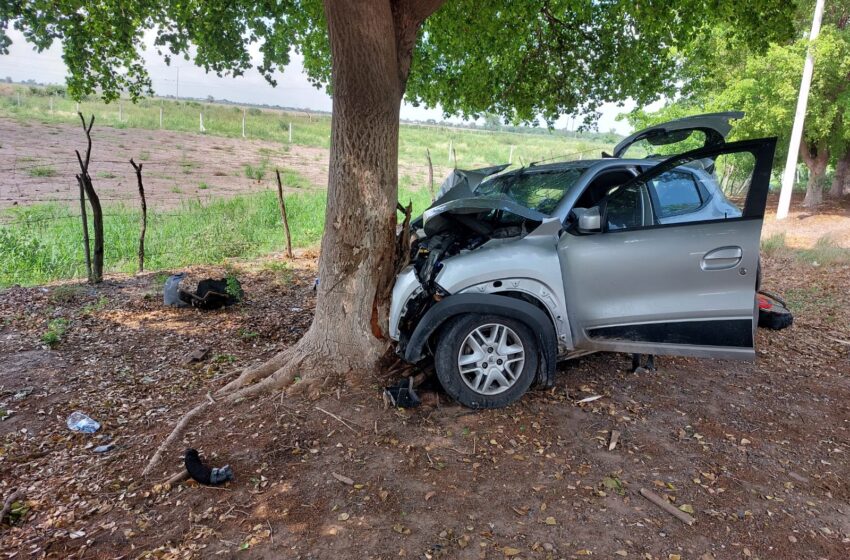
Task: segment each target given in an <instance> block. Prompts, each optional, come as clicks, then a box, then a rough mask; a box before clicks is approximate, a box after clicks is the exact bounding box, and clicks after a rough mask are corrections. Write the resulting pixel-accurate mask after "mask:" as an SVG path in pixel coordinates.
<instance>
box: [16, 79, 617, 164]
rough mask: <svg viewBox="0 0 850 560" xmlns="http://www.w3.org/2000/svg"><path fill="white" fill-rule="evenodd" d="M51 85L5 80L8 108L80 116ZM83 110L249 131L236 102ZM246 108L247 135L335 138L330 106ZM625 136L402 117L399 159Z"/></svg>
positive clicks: (602, 142) (536, 151)
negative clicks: (318, 109)
mask: <svg viewBox="0 0 850 560" xmlns="http://www.w3.org/2000/svg"><path fill="white" fill-rule="evenodd" d="M34 91H35V92H38V94H36V93H34ZM45 93H46V91H45V90H42V89H39V88H36V89H35V90H32V89H31V88H29V87H24V86H13V85H8V84H0V115H5V116H9V117H13V118H17V119H23V120H38V121H41V122H47V123H56V122H74V123H76V122H78V121H79V117H78V116H77V114H76V111H77V104H76V103H75V102H74V101H73V100H71V99H66V98H65V97H62V96H58V95H56V96H51V95H45ZM51 104H52V107H53V109H52V110H51ZM79 110H80V112H82V113H83V114H84V115H91V114H94V115H95V118H96V123H97V126H110V127H115V128H143V129H158V128H164V129H167V130H175V131H180V132H187V133H200V132H199V131H200V119H201V117H200V115H201V113H203V123H204V129H205V132H204V133H205V134H207V135H212V136H227V137H232V138H237V137H241V136H242V116H243V107H241V106H235V105H229V104H221V103H208V102H200V101H190V100H185V101H182V100H181V101H177V100H171V99H142V100H140V101H139V102H138V103H136V104H133V103H131V102H130V101H128V100H123V101H121V102H113V103H110V104H106V103H103V102H102V101H100V100H96V99H91V100H86V101H83V102H81V103H80V104H79ZM160 110H161V111H162V127H160ZM244 115H245V130H246V136H247V137H250V138H258V139H262V140H272V141H277V142H281V143H284V144H286V143H289V125H290V123H291V124H292V144H295V145H301V146H311V147H319V148H328V147H329V145H330V134H331V119H330V116H329V115H327V114H308V113H305V112H296V111H283V110H279V109H262V108H258V107H250V108H245V109H244ZM617 140H618V137H617V136H616V135H612V134H597V133H586V134H579V135H578V136H577V137H576V136H575V134H574V133H569V134H567V133H565V132H563V131H552V132H549V131H546V130H535V131H533V133H532V131H530V132H529V133H516V132H501V131H487V130H483V129H479V130H469V129H462V128H453V127H444V126H431V125H428V126H426V125H415V124H405V123H402V125H401V130H400V139H399V160H400V161H401V162H417V163H422V162H423V161H425V152H426V150H430V152H431V157H432V158H433V161H434V165H435V166H442V167H447V166H450V165H453V164H454V158H453V156H452V155H451V153H452V150H453V151H454V154H455V155H456V156H457V163H458V166H460V167H470V166H474V165H494V164H498V163H506V162H508V160H509V159H512V161H513V163H518V164H523V163H524V164H528V163H531V162H533V161H539V160H542V159H548V158H554V157H559V156H564V155H566V154H573V153H588V152H595V154H596V155H597V156H598V155H599V152H600V151H601V150H604V149H610V148H611V146H613V145H614V144H615V143H616V141H617ZM512 146H513V157H512V158H511V151H512V150H511V147H512Z"/></svg>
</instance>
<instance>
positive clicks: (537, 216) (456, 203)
mask: <svg viewBox="0 0 850 560" xmlns="http://www.w3.org/2000/svg"><path fill="white" fill-rule="evenodd" d="M505 167H506V166H497V167H491V168H486V169H483V170H474V171H461V170H455V171H454V172H453V173H452V175H450V176H449V178H448V179H446V182H444V184H443V187H442V188H441V189H440V197H439V198H438V199H437V200H436V201H435V203H434V204H432V205H431V207H430V208H428V209H427V210H425V212H424V213H423V214H422V216H420V217H419V218H417V219H416V220H414V221H413V222H412V223H411V236H412V243H411V255H410V264H409V265H408V266H407V267H405V268H404V269H403V270H402V271H401V273H400V274H399V275H398V278H397V279H396V283H395V287H394V289H393V295H392V303H391V307H390V336H391V337H392V338H393V339H394V340H396V341H398V348H397V349H398V352H399V354H401V355H404V353H405V349H406V347H407V344H408V342H409V340H410V337H411V335H412V333H413V332H414V330H415V329H416V326H417V324H418V322H419V320H420V318H421V317H422V316H423V315H424V314H425V313H426V312H427V311H428V310H429V309H430V308H431V307H433V306H434V305H435V304H436V303H437V302H439V301H440V300H442V299H443V298H444V297H446V296H449V295H451V294H450V293H449V292H448V291H446V290H445V289H444V288H443V287H441V286H440V285H439V284H438V283H437V277H438V275H439V273H440V271H441V270H443V268H444V266H445V264H446V261H447V260H448V259H451V258H452V257H455V256H457V255H462V254H465V253H469V252H471V251H475V250H477V249H479V248H481V247H483V246H485V245H488V244H493V243H502V242H505V241H511V240H515V239H521V238H523V237H525V236H526V235H527V234H528V233H529V232H531V231H533V230H534V229H535V228H537V227H538V226H539V225H540V224H541V223H543V222H544V221H546V220H547V218H548V216H546V215H545V214H543V213H540V212H537V211H535V210H531V209H529V208H526V207H524V206H522V205H520V204H517V203H516V202H514V201H512V200H511V199H509V198H507V197H506V196H503V195H498V194H488V195H487V196H480V195H476V193H475V187H476V186H477V185H478V184H479V183H480V182H481V181H482V180H483V179H484V178H486V177H487V176H488V175H491V174H494V173H498V172H499V171H502V170H503V169H504V168H505Z"/></svg>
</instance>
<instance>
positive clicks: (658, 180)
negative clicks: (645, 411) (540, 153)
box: [390, 112, 776, 408]
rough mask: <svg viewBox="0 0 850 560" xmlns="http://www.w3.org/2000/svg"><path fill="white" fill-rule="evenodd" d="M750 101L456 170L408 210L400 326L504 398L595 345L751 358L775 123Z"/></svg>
mask: <svg viewBox="0 0 850 560" xmlns="http://www.w3.org/2000/svg"><path fill="white" fill-rule="evenodd" d="M742 116H743V114H742V113H738V112H728V113H713V114H707V115H699V116H695V117H689V118H685V119H680V120H677V121H672V122H669V123H664V124H661V125H657V126H653V127H650V128H647V129H645V130H641V131H639V132H637V133H635V134H633V135H631V136H629V137H628V138H626V139H624V140H623V141H622V142H621V143H620V144H618V145H617V146H616V147H615V148H614V150H613V154H610V155H609V154H604V153H603V154H602V157H601V158H599V159H583V160H577V161H575V160H574V161H561V162H550V163H543V164H532V165H529V166H527V167H523V168H521V169H515V170H509V171H506V168H507V166H497V167H490V168H486V169H477V170H471V171H462V170H455V171H454V172H453V173H452V174H451V175H450V176H449V177H448V178H447V179H446V181H445V182H444V184H443V185H442V187H441V189H440V192H439V195H438V197H437V198H436V200H435V202H434V204H433V205H432V206H431V207H429V208H428V209H427V210H426V211H425V212H424V213H423V214H422V216H420V217H419V218H417V219H416V220H414V221H412V223H411V238H412V249H411V260H410V264H409V265H408V266H407V267H406V268H404V269H403V270H402V271H401V273H400V274H399V275H398V278H397V279H396V283H395V286H394V289H393V295H392V303H391V308H390V336H391V337H392V338H393V339H394V340H395V341H396V347H397V351H398V353H399V354H400V355H401V356H402V357H403V358H404V359H405V360H406V361H408V362H411V363H422V362H426V361H428V360H433V363H434V366H435V369H436V372H437V375H438V377H439V380H440V382H441V384H442V385H443V387H444V389H445V390H446V392H447V393H448V394H449V395H450V396H451V397H453V398H454V399H456V400H457V401H459V402H460V403H462V404H464V405H466V406H468V407H471V408H496V407H502V406H506V405H508V404H510V403H512V402H514V401H516V400H517V399H519V398H520V397H521V396H522V395H523V394H524V393H525V392H526V391H527V390H528V389H529V388H530V387H531V386H532V385H533V384H535V383H537V384H540V385H543V386H551V384H552V383H553V377H554V372H555V368H556V364H557V363H558V361H560V360H566V359H570V358H573V357H577V356H581V355H585V354H587V353H591V352H597V351H611V352H628V353H633V354H649V355H656V354H661V355H664V354H667V355H680V356H697V357H708V358H724V359H730V358H731V359H753V358H754V356H755V352H754V348H753V345H754V338H755V328H756V325H757V308H756V297H755V296H756V289H757V283H758V275H759V238H760V234H761V226H762V221H763V217H764V211H765V204H766V200H767V194H768V188H769V180H770V175H771V168H772V165H773V156H774V150H775V145H776V139H775V138H762V139H755V140H746V141H740V142H726V140H725V139H726V136H727V135H728V133H729V131H730V130H731V127H732V121H733V120H735V119H739V118H741V117H742Z"/></svg>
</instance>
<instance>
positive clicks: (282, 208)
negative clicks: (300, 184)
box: [274, 169, 292, 259]
mask: <svg viewBox="0 0 850 560" xmlns="http://www.w3.org/2000/svg"><path fill="white" fill-rule="evenodd" d="M274 173H275V175H276V176H277V202H278V205H279V206H280V217H281V219H282V220H283V231H284V233H286V258H288V259H291V258H292V236H291V235H290V233H289V220H288V219H287V217H286V203H285V202H284V201H283V183H282V182H281V180H280V170H278V169H275V170H274Z"/></svg>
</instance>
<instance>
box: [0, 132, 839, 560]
mask: <svg viewBox="0 0 850 560" xmlns="http://www.w3.org/2000/svg"><path fill="white" fill-rule="evenodd" d="M116 132H118V131H116ZM276 259H278V258H277V257H273V258H272V260H276ZM238 268H239V269H240V270H241V271H242V272H241V277H242V278H243V280H244V282H243V285H244V288H245V291H246V294H247V301H246V302H244V303H243V304H241V305H238V306H235V307H231V308H228V309H226V310H221V311H214V312H200V311H197V310H193V309H171V308H165V307H163V305H162V303H161V292H160V290H161V288H160V286H161V284H160V282H161V280H162V278H161V277H160V276H157V275H155V274H145V275H142V276H138V277H128V276H111V277H109V278H108V281H107V282H105V283H104V284H103V285H102V286H99V287H97V288H91V287H88V286H85V285H73V284H62V285H55V286H50V287H43V288H12V289H9V290H6V291H4V292H2V297H0V318H1V319H0V409H3V411H0V414H2V415H8V416H7V417H6V418H5V420H3V421H1V422H0V438H2V449H0V496H3V497H5V496H8V495H9V494H10V493H11V490H12V488H15V487H17V488H21V489H23V490H24V492H25V493H26V502H25V503H24V505H25V506H26V508H27V509H28V511H27V512H26V513H25V515H23V516H22V517H21V518H16V521H15V523H14V524H13V525H12V526H8V525H3V526H2V527H0V557H5V558H12V557H15V558H23V557H27V558H28V557H45V556H46V557H51V558H293V559H308V558H309V559H324V558H385V559H389V558H417V559H419V558H425V559H430V558H464V559H465V558H470V559H473V558H474V559H478V558H505V557H509V558H540V559H547V558H584V557H592V558H621V557H622V558H645V559H664V560H671V559H675V558H681V559H701V560H707V559H710V558H715V559H718V560H719V559H725V558H762V559H774V558H782V559H785V558H788V559H790V558H795V559H796V558H812V559H815V558H828V559H841V558H847V557H850V505H848V502H849V501H850V486H848V479H850V465H848V452H850V434H848V428H850V384H848V374H850V342H849V341H850V313H848V310H850V290H848V289H847V286H848V285H850V267H848V266H847V265H836V266H833V267H823V266H820V267H817V266H812V265H810V264H805V263H804V262H802V261H800V260H798V259H795V258H793V256H790V255H789V254H788V253H781V254H779V256H776V257H773V258H765V260H764V277H765V280H764V284H765V286H766V287H768V288H770V289H772V290H775V291H777V292H779V293H784V294H792V295H794V296H795V300H794V301H799V302H801V303H799V304H796V308H795V312H796V319H795V323H794V326H793V327H791V328H790V329H787V330H784V331H778V332H772V331H763V330H760V331H759V336H758V359H757V361H756V362H755V363H746V362H721V361H712V360H696V359H680V358H666V357H662V358H660V359H659V360H658V366H659V367H658V371H656V372H650V373H642V374H633V373H631V372H630V371H629V365H630V359H629V357H628V356H625V355H620V354H597V355H593V356H589V357H586V358H583V359H580V360H578V361H575V362H568V363H565V364H562V365H561V366H560V368H559V375H558V378H557V382H556V385H555V387H554V388H553V389H551V390H548V391H533V392H531V393H529V394H528V395H527V396H526V397H525V398H523V399H522V401H521V402H520V403H518V404H516V405H514V406H511V407H509V408H507V409H504V410H495V411H480V412H474V411H470V410H467V409H464V408H462V407H459V406H457V405H455V404H453V403H450V402H448V401H447V400H446V398H445V397H440V396H439V395H438V394H436V393H426V394H425V400H426V402H425V404H424V405H423V406H421V407H419V408H416V409H410V410H400V409H393V408H385V406H384V404H383V402H382V398H381V393H380V388H381V387H383V386H384V385H387V384H388V383H389V382H390V381H394V380H395V379H396V378H397V374H390V373H387V372H374V373H372V374H370V375H365V376H363V377H360V378H357V379H351V380H349V383H348V384H345V385H336V384H334V383H331V384H328V386H326V387H324V388H323V392H322V396H321V397H320V398H319V399H318V400H316V401H308V400H304V399H301V398H281V397H280V396H279V395H270V396H268V397H265V398H263V399H261V400H259V401H252V402H242V403H240V404H238V405H237V406H235V407H233V408H225V407H217V408H214V409H213V411H212V412H210V413H209V414H207V415H206V416H204V417H203V418H201V419H200V420H197V421H196V422H194V423H193V424H192V427H191V429H190V430H189V431H188V432H187V434H186V436H185V438H184V440H183V442H182V446H181V448H182V447H190V446H191V447H195V448H197V449H199V450H200V452H201V454H202V456H204V457H205V458H207V459H208V460H209V461H210V462H211V463H212V464H213V465H214V466H221V465H222V464H224V463H227V464H230V465H231V466H232V468H233V471H234V473H235V477H236V479H235V481H233V482H230V483H228V484H227V485H226V486H224V487H202V486H198V485H197V484H195V483H187V482H184V483H180V484H177V485H175V486H174V487H169V486H165V487H163V486H162V485H159V486H157V483H159V482H162V481H164V480H165V479H167V478H168V477H169V476H170V475H172V474H174V473H179V472H181V470H182V465H181V458H180V454H181V449H177V450H174V451H172V453H171V454H170V456H169V457H168V458H167V460H166V461H164V463H163V465H162V466H161V467H160V468H159V469H157V471H156V473H155V474H154V475H152V476H151V477H149V478H148V479H144V478H142V476H141V471H142V469H143V467H144V465H145V463H146V462H147V460H148V458H149V457H150V456H151V454H152V452H153V450H154V449H155V448H156V446H157V445H159V443H160V442H161V441H162V440H163V438H164V437H165V435H166V434H167V433H168V431H169V430H170V428H171V427H172V425H173V423H174V422H175V421H176V419H178V418H179V417H180V415H181V414H183V413H184V412H186V411H187V410H189V409H190V408H192V407H193V406H194V405H195V404H196V403H198V402H200V401H201V400H203V399H204V398H206V397H205V395H207V393H208V392H212V391H215V390H216V389H217V388H219V387H221V386H222V385H224V384H225V383H226V382H227V381H229V380H230V379H232V378H233V377H234V376H235V375H237V374H238V372H239V371H240V370H241V368H243V367H245V366H247V365H251V364H254V363H257V362H259V361H260V360H263V359H265V358H268V357H269V356H271V355H272V354H273V353H275V352H276V351H278V350H280V349H281V348H284V347H286V346H287V345H290V344H292V343H293V342H294V341H296V340H297V339H298V338H299V336H300V335H301V334H302V333H303V332H304V330H305V329H306V328H307V326H308V325H309V322H310V319H311V314H312V309H313V305H314V293H313V291H312V284H313V279H314V275H315V255H314V254H310V253H305V254H302V255H301V256H299V257H298V258H297V259H296V260H295V261H294V269H293V273H292V274H291V275H289V274H284V273H281V272H279V271H280V268H279V267H266V269H265V270H264V269H263V268H262V267H260V266H259V265H257V264H256V263H242V264H240V265H238ZM275 270H277V271H278V272H274V271H275ZM222 272H223V271H222V270H221V269H215V268H197V269H193V270H192V271H191V273H192V277H193V278H200V277H202V276H205V275H215V274H222ZM805 294H808V296H806V297H803V296H804V295H805ZM57 318H63V319H65V320H67V321H68V323H67V331H66V332H65V333H64V334H63V335H62V336H61V340H60V342H59V343H58V345H56V347H55V348H54V349H49V348H48V347H47V346H45V345H44V344H43V343H42V342H41V340H40V337H41V336H42V335H43V334H44V333H45V331H46V330H47V329H48V324H49V322H50V321H52V320H55V319H57ZM199 349H207V350H208V351H209V352H208V356H207V357H206V358H204V359H203V360H201V361H200V362H197V363H187V360H186V358H187V356H188V355H189V354H190V353H191V352H193V351H195V350H199ZM594 395H599V396H601V397H602V398H600V399H598V400H595V401H592V402H586V403H582V402H580V401H581V400H582V399H583V398H585V397H588V396H594ZM75 410H80V411H83V412H85V413H87V414H89V415H90V416H92V417H93V418H95V419H97V420H98V421H99V422H101V424H102V427H101V429H100V430H99V431H98V432H97V433H96V434H95V435H93V436H89V435H81V434H75V433H72V432H70V431H69V430H68V429H67V428H66V426H65V420H66V418H67V417H68V415H69V414H70V413H71V412H73V411H75ZM614 430H616V431H618V432H620V437H619V442H618V443H617V445H616V447H615V448H614V449H613V450H610V451H609V441H610V438H611V434H612V431H614ZM107 441H112V442H114V443H115V448H114V449H112V450H111V451H108V452H106V453H103V454H99V453H95V452H94V451H93V448H94V447H95V446H98V445H101V444H104V443H105V442H107ZM337 475H339V476H337ZM641 488H647V489H650V490H652V491H654V492H656V493H657V494H659V495H662V496H665V497H666V498H667V499H669V500H670V502H671V503H673V504H674V505H675V506H677V507H678V506H681V508H682V509H684V510H687V511H692V512H693V515H694V517H695V518H696V524H694V525H693V526H687V525H685V524H683V523H682V522H680V521H679V520H677V519H676V518H674V517H672V516H671V515H669V514H668V513H666V512H664V511H662V510H661V509H659V508H658V507H656V506H655V505H653V504H652V503H650V502H648V501H647V500H645V499H644V498H643V497H641V496H640V495H638V493H637V492H638V490H639V489H641ZM19 505H20V504H19Z"/></svg>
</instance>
